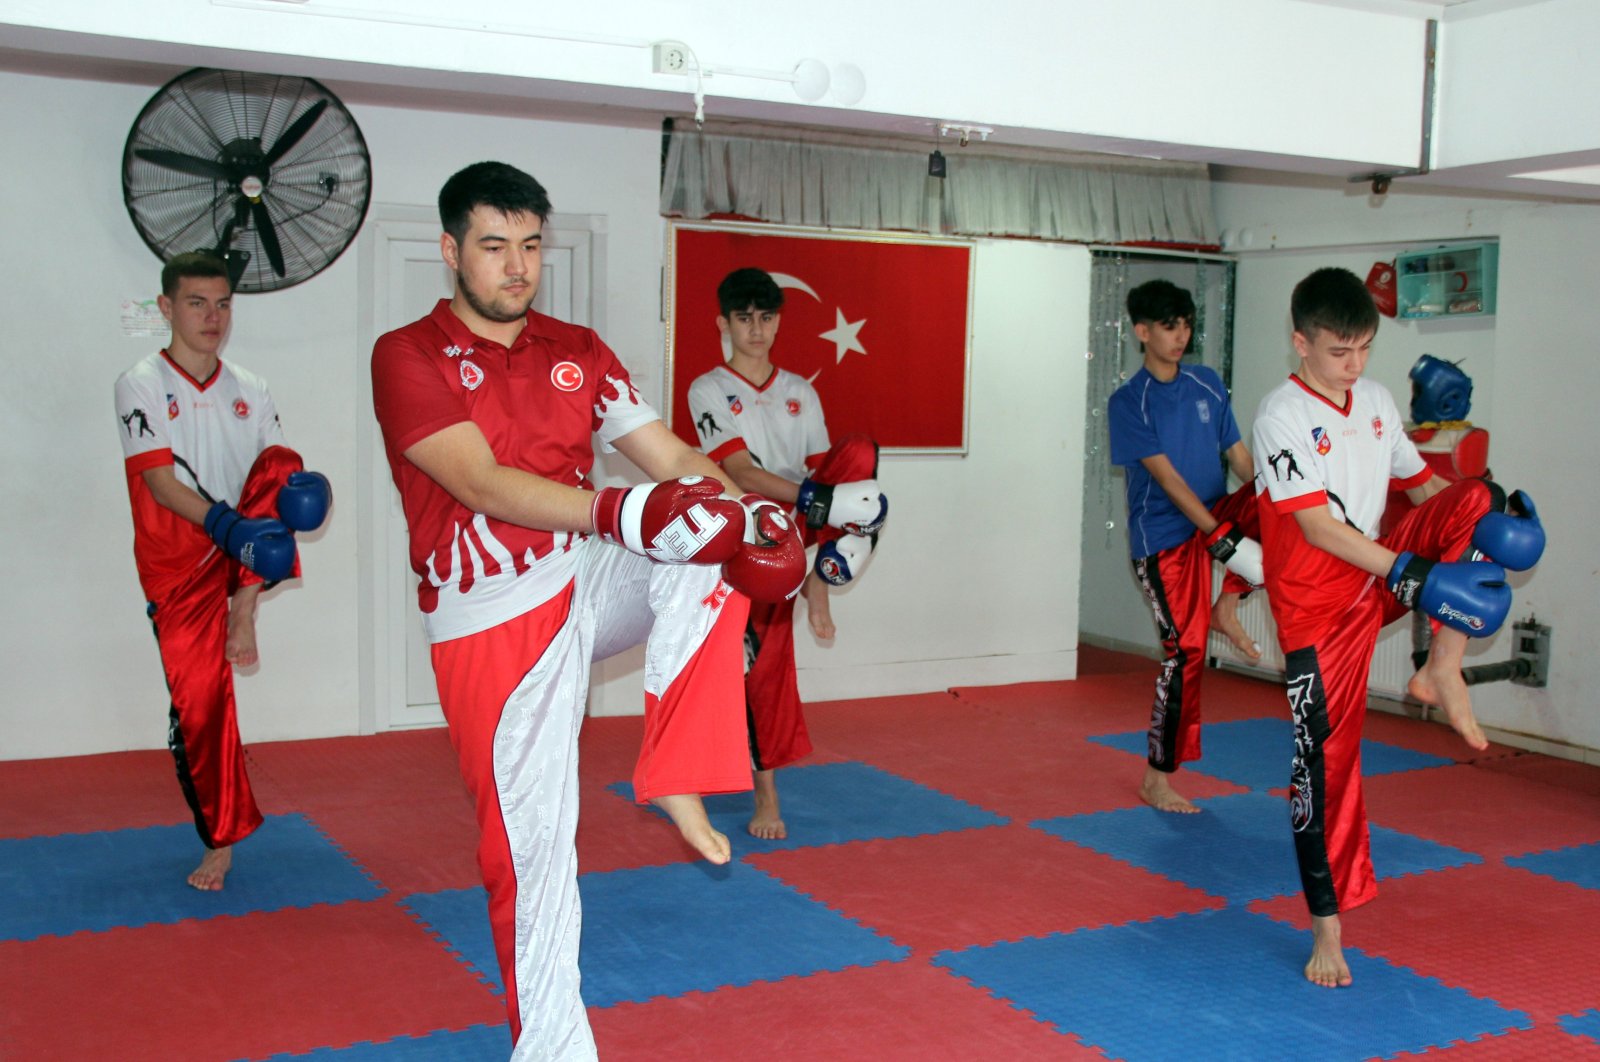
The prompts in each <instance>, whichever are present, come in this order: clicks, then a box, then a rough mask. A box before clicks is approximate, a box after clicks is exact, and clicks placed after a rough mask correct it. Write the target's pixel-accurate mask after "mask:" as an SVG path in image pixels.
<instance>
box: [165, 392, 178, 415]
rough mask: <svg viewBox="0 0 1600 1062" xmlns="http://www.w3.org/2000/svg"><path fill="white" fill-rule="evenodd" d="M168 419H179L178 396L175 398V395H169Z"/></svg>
mask: <svg viewBox="0 0 1600 1062" xmlns="http://www.w3.org/2000/svg"><path fill="white" fill-rule="evenodd" d="M167 419H168V420H177V419H178V399H177V396H175V395H168V396H167Z"/></svg>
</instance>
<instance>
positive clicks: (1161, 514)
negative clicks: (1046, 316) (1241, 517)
mask: <svg viewBox="0 0 1600 1062" xmlns="http://www.w3.org/2000/svg"><path fill="white" fill-rule="evenodd" d="M1107 412H1108V414H1109V415H1110V420H1111V462H1112V464H1117V465H1122V466H1124V467H1125V468H1126V469H1127V470H1128V473H1127V481H1128V551H1129V552H1130V553H1131V554H1132V555H1133V556H1134V557H1149V556H1152V555H1154V554H1157V553H1160V552H1161V551H1162V550H1164V549H1171V548H1172V547H1173V546H1176V545H1179V544H1180V543H1182V542H1184V541H1185V540H1186V539H1188V538H1189V536H1191V535H1193V534H1194V533H1195V530H1196V528H1195V526H1194V524H1193V523H1191V522H1190V521H1189V518H1188V517H1187V516H1184V515H1183V513H1181V512H1180V511H1179V510H1178V507H1177V506H1176V505H1173V504H1172V501H1171V499H1169V498H1168V497H1167V492H1166V491H1164V490H1162V489H1161V488H1160V487H1159V486H1158V485H1157V484H1156V481H1155V479H1154V478H1153V477H1152V476H1151V475H1150V473H1149V472H1147V471H1146V470H1145V467H1144V465H1142V464H1140V463H1139V462H1140V461H1141V460H1142V459H1143V458H1146V457H1153V456H1154V455H1156V454H1165V455H1166V456H1167V460H1169V461H1171V462H1172V466H1173V467H1174V468H1176V469H1177V470H1178V475H1180V476H1182V477H1183V481H1184V482H1185V483H1187V484H1188V485H1189V489H1190V490H1192V491H1194V493H1195V495H1196V496H1197V497H1198V498H1199V499H1200V500H1201V501H1202V502H1204V503H1205V504H1206V507H1207V508H1210V507H1211V506H1212V505H1215V504H1216V502H1217V499H1219V498H1221V497H1222V495H1223V494H1224V493H1226V491H1227V486H1228V480H1227V474H1226V473H1225V472H1224V471H1223V468H1222V461H1221V459H1220V455H1221V454H1222V453H1223V452H1224V451H1225V450H1227V449H1228V448H1229V447H1231V446H1232V445H1233V444H1234V443H1236V442H1238V441H1239V424H1238V422H1237V421H1235V420H1234V419H1233V409H1232V407H1230V406H1229V405H1228V391H1227V389H1226V388H1225V387H1223V386H1222V377H1220V376H1218V375H1217V373H1216V371H1215V370H1213V369H1208V368H1206V367H1205V366H1204V365H1180V366H1179V367H1178V375H1177V377H1176V378H1175V379H1174V380H1173V381H1172V382H1171V383H1162V382H1161V381H1159V380H1157V379H1156V378H1155V377H1154V376H1152V375H1150V371H1149V370H1148V369H1143V368H1141V369H1140V370H1139V371H1138V372H1137V373H1135V374H1134V376H1133V379H1131V380H1129V381H1128V382H1127V383H1125V384H1123V385H1122V386H1121V387H1119V388H1117V390H1116V392H1115V393H1114V394H1113V395H1112V396H1111V401H1110V403H1109V404H1108V407H1107Z"/></svg>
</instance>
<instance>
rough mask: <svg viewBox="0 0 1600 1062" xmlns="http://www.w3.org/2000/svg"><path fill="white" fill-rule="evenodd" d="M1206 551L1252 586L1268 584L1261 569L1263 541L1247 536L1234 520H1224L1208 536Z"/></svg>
mask: <svg viewBox="0 0 1600 1062" xmlns="http://www.w3.org/2000/svg"><path fill="white" fill-rule="evenodd" d="M1206 552H1207V553H1209V554H1211V555H1212V556H1213V557H1215V558H1216V559H1217V560H1219V561H1221V562H1222V566H1223V567H1224V568H1226V569H1228V570H1229V571H1230V572H1232V573H1233V574H1235V575H1237V576H1239V577H1240V578H1241V579H1243V580H1244V581H1245V582H1247V583H1249V584H1250V585H1251V586H1264V585H1265V584H1266V581H1267V577H1266V575H1265V574H1263V572H1262V569H1261V543H1259V542H1257V541H1256V540H1255V539H1253V538H1246V537H1245V536H1244V532H1243V531H1241V530H1239V527H1238V525H1236V524H1235V523H1234V522H1233V521H1231V520H1224V521H1223V522H1222V523H1220V524H1218V525H1217V526H1216V528H1215V529H1214V530H1213V531H1212V532H1211V534H1209V535H1207V536H1206Z"/></svg>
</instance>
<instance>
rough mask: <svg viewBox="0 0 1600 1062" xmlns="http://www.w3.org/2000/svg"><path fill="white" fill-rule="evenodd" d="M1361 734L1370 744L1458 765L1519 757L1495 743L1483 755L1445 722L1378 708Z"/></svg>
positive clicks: (1505, 746)
mask: <svg viewBox="0 0 1600 1062" xmlns="http://www.w3.org/2000/svg"><path fill="white" fill-rule="evenodd" d="M1361 735H1362V737H1364V738H1366V739H1367V740H1368V741H1382V742H1384V743H1386V744H1389V745H1400V746H1403V747H1404V748H1408V749H1412V750H1414V751H1416V752H1426V753H1428V754H1430V755H1433V756H1443V757H1444V758H1445V759H1448V760H1455V761H1456V762H1458V763H1474V764H1479V765H1482V764H1486V763H1489V762H1491V761H1494V760H1497V759H1502V758H1504V757H1508V756H1516V755H1519V753H1518V752H1517V750H1515V749H1513V748H1511V747H1510V746H1507V745H1496V744H1494V743H1493V742H1490V744H1489V747H1488V748H1487V749H1484V750H1483V751H1481V752H1480V751H1478V750H1477V749H1474V748H1469V747H1468V746H1467V743H1466V742H1464V741H1462V740H1461V735H1459V734H1457V733H1456V732H1455V731H1454V730H1452V729H1450V727H1449V725H1448V724H1447V723H1445V722H1443V721H1442V720H1441V719H1418V718H1415V717H1413V716H1409V715H1399V714H1396V713H1394V712H1386V711H1382V710H1379V709H1376V708H1369V709H1368V710H1367V718H1366V721H1365V723H1364V724H1363V726H1362V731H1361Z"/></svg>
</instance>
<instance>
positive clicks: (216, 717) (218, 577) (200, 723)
mask: <svg viewBox="0 0 1600 1062" xmlns="http://www.w3.org/2000/svg"><path fill="white" fill-rule="evenodd" d="M303 467H305V466H304V465H303V463H302V462H301V460H300V455H299V454H297V453H295V452H294V451H293V450H291V449H289V448H288V447H285V446H270V447H268V448H267V449H265V450H263V451H262V452H261V454H260V455H259V456H258V457H257V458H256V460H255V464H254V465H252V466H251V468H250V474H249V476H247V477H246V478H245V481H244V488H243V490H242V491H241V492H240V496H239V504H238V505H237V506H236V508H237V509H238V510H239V512H240V513H242V514H243V515H245V516H248V517H274V518H276V517H277V515H278V489H279V488H280V487H282V486H283V483H284V480H286V479H287V478H288V477H289V473H291V472H298V471H300V470H301V469H302V468H303ZM299 574H300V562H299V560H298V559H297V560H296V561H295V567H294V575H295V576H298V575H299ZM259 582H261V577H260V576H259V575H256V574H255V573H254V572H251V571H249V570H248V569H246V568H245V567H243V566H242V565H240V564H239V562H238V561H236V560H234V559H233V558H232V557H230V556H228V555H227V554H226V553H224V552H223V551H222V550H220V549H213V550H212V551H211V552H210V553H208V554H206V556H205V558H204V559H203V560H202V561H201V562H200V563H199V564H197V565H196V566H195V567H194V568H192V569H190V570H189V571H187V572H185V573H183V574H182V575H180V576H176V577H174V578H171V579H168V580H166V581H164V582H162V583H160V584H157V585H154V586H146V587H145V592H146V594H147V595H148V596H149V604H148V605H147V607H146V613H147V614H148V615H149V617H150V625H151V626H152V627H153V628H154V629H155V634H156V645H157V646H158V647H159V648H160V650H161V667H162V670H164V671H165V672H166V676H167V689H168V690H169V691H170V692H171V696H172V704H171V708H170V709H169V710H168V713H167V747H168V748H170V749H171V750H172V758H173V760H174V762H175V763H176V764H177V768H178V784H179V785H180V786H182V787H183V795H184V799H186V800H187V801H188V802H189V809H190V810H191V811H192V812H194V824H195V829H197V830H198V831H199V833H200V840H202V841H203V842H205V845H206V847H207V848H225V847H227V846H228V845H231V844H234V843H235V842H237V841H241V840H243V839H244V838H246V837H248V836H249V835H250V834H251V833H252V832H254V830H255V828H256V827H257V826H260V825H261V811H260V809H259V808H257V807H256V800H255V795H254V794H253V793H252V792H251V790H250V778H249V776H248V775H247V774H246V773H245V766H244V746H243V745H242V744H240V742H239V719H238V714H237V708H236V705H235V703H234V698H233V665H231V664H229V663H228V661H227V659H226V658H225V657H224V656H223V648H224V646H225V645H226V644H227V639H228V601H229V598H230V597H232V595H233V593H234V591H236V590H237V589H238V588H239V587H240V586H246V585H250V584H253V583H259Z"/></svg>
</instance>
